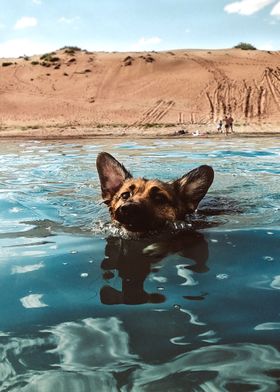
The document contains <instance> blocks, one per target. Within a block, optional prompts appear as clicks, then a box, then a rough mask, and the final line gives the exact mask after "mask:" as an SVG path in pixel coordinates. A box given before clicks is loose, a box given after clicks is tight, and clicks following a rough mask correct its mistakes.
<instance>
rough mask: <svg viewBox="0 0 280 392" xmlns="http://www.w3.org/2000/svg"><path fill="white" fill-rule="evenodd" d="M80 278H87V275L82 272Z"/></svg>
mask: <svg viewBox="0 0 280 392" xmlns="http://www.w3.org/2000/svg"><path fill="white" fill-rule="evenodd" d="M80 276H81V278H87V277H88V273H87V272H82V273H81V275H80Z"/></svg>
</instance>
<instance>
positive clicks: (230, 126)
mask: <svg viewBox="0 0 280 392" xmlns="http://www.w3.org/2000/svg"><path fill="white" fill-rule="evenodd" d="M228 123H229V128H230V131H231V132H232V133H233V118H232V117H231V116H229V118H228Z"/></svg>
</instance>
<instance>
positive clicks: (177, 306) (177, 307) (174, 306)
mask: <svg viewBox="0 0 280 392" xmlns="http://www.w3.org/2000/svg"><path fill="white" fill-rule="evenodd" d="M173 308H174V309H178V310H180V309H181V305H178V304H174V305H173Z"/></svg>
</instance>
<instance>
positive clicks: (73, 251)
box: [70, 250, 78, 255]
mask: <svg viewBox="0 0 280 392" xmlns="http://www.w3.org/2000/svg"><path fill="white" fill-rule="evenodd" d="M70 253H71V254H73V255H74V254H76V253H78V251H77V250H71V252H70Z"/></svg>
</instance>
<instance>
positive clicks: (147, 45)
mask: <svg viewBox="0 0 280 392" xmlns="http://www.w3.org/2000/svg"><path fill="white" fill-rule="evenodd" d="M161 41H162V39H161V38H159V37H150V38H145V37H142V38H140V39H139V40H138V41H137V42H136V43H135V44H134V45H133V50H146V49H147V50H149V49H152V48H153V47H154V46H155V45H158V44H160V43H161Z"/></svg>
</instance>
